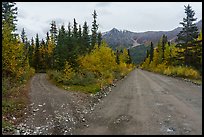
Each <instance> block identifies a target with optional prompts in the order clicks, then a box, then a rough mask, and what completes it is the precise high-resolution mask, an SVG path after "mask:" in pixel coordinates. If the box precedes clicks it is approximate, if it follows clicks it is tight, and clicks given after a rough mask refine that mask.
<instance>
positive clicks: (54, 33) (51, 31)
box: [50, 21, 57, 44]
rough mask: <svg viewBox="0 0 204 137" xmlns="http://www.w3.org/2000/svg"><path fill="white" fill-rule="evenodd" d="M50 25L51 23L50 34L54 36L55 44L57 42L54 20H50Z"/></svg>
mask: <svg viewBox="0 0 204 137" xmlns="http://www.w3.org/2000/svg"><path fill="white" fill-rule="evenodd" d="M50 25H51V27H50V34H51V36H52V37H53V38H54V42H55V44H56V43H57V26H56V22H55V21H52V23H51V24H50Z"/></svg>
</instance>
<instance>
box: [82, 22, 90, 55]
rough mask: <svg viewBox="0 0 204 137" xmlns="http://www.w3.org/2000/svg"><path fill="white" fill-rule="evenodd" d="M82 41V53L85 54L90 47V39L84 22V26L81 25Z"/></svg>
mask: <svg viewBox="0 0 204 137" xmlns="http://www.w3.org/2000/svg"><path fill="white" fill-rule="evenodd" d="M82 41H83V50H84V53H87V52H88V51H89V47H90V38H89V30H88V26H87V22H86V21H85V22H84V25H83V32H82Z"/></svg>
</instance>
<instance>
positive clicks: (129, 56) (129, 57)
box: [127, 49, 132, 64]
mask: <svg viewBox="0 0 204 137" xmlns="http://www.w3.org/2000/svg"><path fill="white" fill-rule="evenodd" d="M131 63H132V58H131V55H130V50H129V49H128V61H127V64H131Z"/></svg>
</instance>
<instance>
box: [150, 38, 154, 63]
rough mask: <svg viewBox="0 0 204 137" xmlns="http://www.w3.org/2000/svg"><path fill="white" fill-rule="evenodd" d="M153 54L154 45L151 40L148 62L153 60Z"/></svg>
mask: <svg viewBox="0 0 204 137" xmlns="http://www.w3.org/2000/svg"><path fill="white" fill-rule="evenodd" d="M153 56H154V46H153V43H152V42H151V45H150V62H151V61H153Z"/></svg>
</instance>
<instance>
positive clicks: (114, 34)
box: [102, 20, 202, 64]
mask: <svg viewBox="0 0 204 137" xmlns="http://www.w3.org/2000/svg"><path fill="white" fill-rule="evenodd" d="M196 25H197V27H198V29H199V30H201V29H202V20H200V21H199V22H197V23H196ZM181 30H182V28H181V27H177V28H175V29H173V30H171V31H147V32H141V33H135V32H131V31H128V30H123V31H121V30H118V29H116V28H113V29H112V30H110V31H107V32H104V33H102V38H103V39H104V40H106V42H107V43H108V45H109V46H110V47H111V48H112V49H114V50H115V49H119V50H120V49H123V48H124V47H125V48H127V49H129V50H130V55H131V57H132V60H133V62H134V63H136V64H139V63H141V62H142V61H143V60H144V58H145V57H146V51H147V49H148V50H149V49H150V42H153V44H154V46H156V45H157V43H158V41H159V39H160V38H161V36H162V35H163V34H165V35H167V37H168V40H169V41H175V40H176V38H177V34H178V33H179V32H180V31H181Z"/></svg>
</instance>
